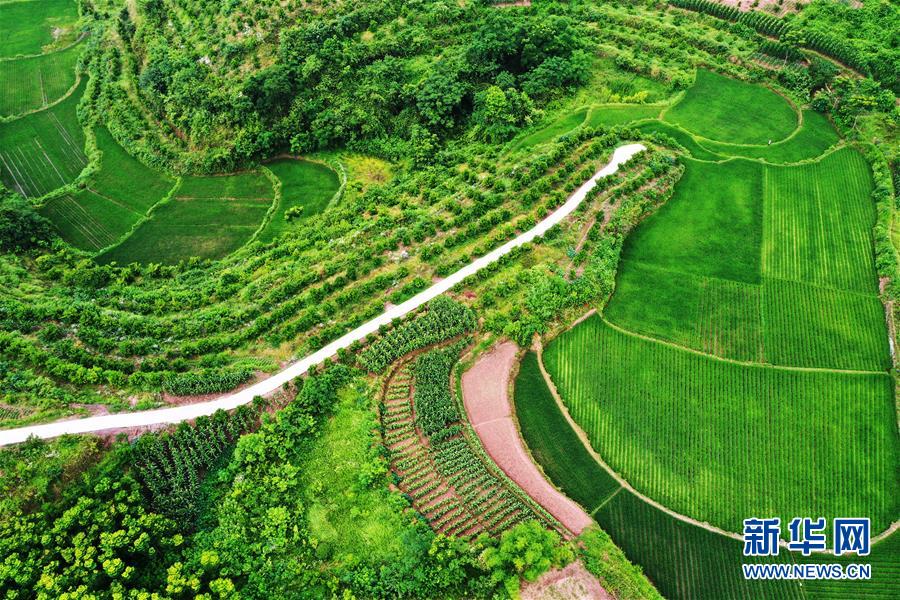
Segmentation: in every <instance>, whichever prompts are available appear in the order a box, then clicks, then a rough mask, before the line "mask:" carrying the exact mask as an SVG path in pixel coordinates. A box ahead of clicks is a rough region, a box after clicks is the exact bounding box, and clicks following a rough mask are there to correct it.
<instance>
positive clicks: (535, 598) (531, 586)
mask: <svg viewBox="0 0 900 600" xmlns="http://www.w3.org/2000/svg"><path fill="white" fill-rule="evenodd" d="M520 592H521V597H522V600H615V597H614V596H613V595H612V594H610V593H609V592H607V591H606V590H604V589H603V586H601V585H600V582H599V581H597V578H596V577H594V576H593V575H591V573H590V572H589V571H588V570H587V569H585V568H584V565H583V564H581V562H580V561H575V562H573V563H570V564H569V565H568V566H567V567H564V568H562V569H553V570H552V571H548V572H547V573H544V574H543V575H541V576H540V577H538V580H537V581H535V582H533V583H524V584H523V585H522V589H521V590H520Z"/></svg>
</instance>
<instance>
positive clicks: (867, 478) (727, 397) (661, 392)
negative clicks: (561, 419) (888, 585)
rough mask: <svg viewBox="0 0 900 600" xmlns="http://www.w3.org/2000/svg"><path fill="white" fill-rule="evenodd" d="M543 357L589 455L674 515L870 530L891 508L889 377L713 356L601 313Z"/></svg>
mask: <svg viewBox="0 0 900 600" xmlns="http://www.w3.org/2000/svg"><path fill="white" fill-rule="evenodd" d="M545 360H546V365H547V369H548V371H549V372H550V374H551V375H552V377H553V380H554V382H555V383H556V385H557V387H558V389H559V393H560V395H561V396H562V398H563V400H564V402H565V403H566V406H567V407H568V408H569V410H570V411H571V413H572V417H573V418H574V419H575V421H576V422H577V423H579V424H581V425H582V427H583V428H584V429H585V431H586V432H587V434H588V436H589V437H590V441H591V445H592V446H593V447H594V448H595V449H596V450H597V452H599V453H600V455H601V456H603V457H604V459H605V460H606V461H607V462H608V463H609V464H610V466H611V467H612V468H613V469H614V470H615V471H616V472H618V473H620V474H621V475H622V476H623V477H624V478H625V479H626V480H628V481H629V482H630V483H632V485H634V486H635V488H636V489H638V490H640V491H642V492H644V493H646V494H647V495H648V496H650V497H652V498H654V499H657V500H658V501H660V502H662V503H663V504H665V505H666V506H669V507H671V508H672V509H674V510H676V511H678V512H680V513H683V514H687V515H691V516H695V517H697V518H699V519H702V520H705V521H708V522H710V523H713V524H715V525H718V526H719V527H722V528H723V529H726V530H729V531H740V530H741V521H742V520H743V519H744V518H746V515H748V514H766V515H769V514H771V515H774V516H780V517H781V518H782V521H783V522H787V521H789V520H790V519H791V518H792V515H797V514H807V513H808V514H820V515H823V516H826V517H828V518H829V519H830V518H832V517H835V516H840V515H842V514H865V515H869V516H870V517H871V519H872V524H873V525H872V526H873V529H875V530H876V531H881V530H883V529H884V528H886V527H887V526H888V524H889V523H890V522H891V521H892V520H893V518H894V515H896V513H897V504H896V493H895V491H896V485H897V481H896V478H895V473H894V469H893V467H892V466H891V465H894V464H896V461H897V460H898V455H897V445H896V438H895V433H896V432H895V429H894V427H895V425H894V419H893V416H892V415H893V411H894V408H893V383H892V381H891V379H890V377H888V376H887V375H886V374H878V373H873V374H847V373H840V372H827V371H819V372H804V371H796V370H791V369H773V368H771V367H763V366H748V365H742V364H735V363H730V362H724V361H721V360H717V359H715V358H711V357H709V356H705V355H702V354H697V353H694V352H691V351H687V350H681V349H677V348H673V347H671V346H668V345H665V344H663V343H660V342H658V341H652V340H647V339H641V338H638V337H635V336H633V335H629V334H626V333H622V332H621V331H618V330H617V329H615V328H613V327H612V326H610V325H608V324H607V323H605V322H604V321H603V320H602V319H600V318H599V317H592V318H590V319H588V320H586V321H585V322H583V323H581V324H580V325H578V326H577V327H575V328H574V329H572V330H570V331H568V332H566V333H564V334H563V335H561V336H560V337H559V338H557V339H556V340H554V342H553V343H552V344H550V345H549V346H548V348H547V351H546V354H545ZM713 408H714V409H713ZM809 436H812V437H813V439H815V443H814V444H809V443H807V442H805V441H804V440H807V439H808V438H809ZM785 448H790V449H791V451H790V452H782V451H781V450H782V449H785ZM763 465H764V468H763ZM835 482H838V483H835Z"/></svg>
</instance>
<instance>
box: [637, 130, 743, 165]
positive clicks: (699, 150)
mask: <svg viewBox="0 0 900 600" xmlns="http://www.w3.org/2000/svg"><path fill="white" fill-rule="evenodd" d="M636 127H637V129H638V130H639V131H643V132H645V133H661V134H664V135H667V136H669V137H670V138H672V139H673V140H675V141H676V142H677V143H678V145H680V146H681V147H682V148H684V149H685V150H686V151H687V153H688V155H689V156H691V157H693V158H696V159H697V160H711V161H720V160H724V159H725V158H726V157H724V156H722V155H721V154H716V153H715V152H712V151H710V150H707V149H706V148H704V147H703V146H701V145H700V144H699V143H698V142H697V140H696V139H694V136H692V135H691V134H690V133H688V132H687V131H685V130H683V129H680V128H678V127H675V126H674V125H670V124H669V123H665V122H663V121H647V122H645V123H639V124H638V125H637V126H636Z"/></svg>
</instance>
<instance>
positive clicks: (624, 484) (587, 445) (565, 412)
mask: <svg viewBox="0 0 900 600" xmlns="http://www.w3.org/2000/svg"><path fill="white" fill-rule="evenodd" d="M535 354H537V362H538V368H539V369H540V371H541V376H542V377H543V378H544V382H545V383H546V384H547V389H548V390H550V395H552V396H553V400H554V401H555V402H556V407H557V408H558V409H559V412H560V413H561V414H562V416H563V418H565V420H566V422H567V423H568V424H569V427H571V428H572V431H574V432H575V435H577V436H578V439H579V440H581V443H582V445H583V446H584V449H585V450H586V451H587V453H588V454H590V455H591V457H592V458H593V459H594V460H595V461H596V462H597V464H598V465H600V466H601V467H602V468H603V469H604V470H605V471H606V472H607V473H609V475H610V476H611V477H612V478H613V479H615V480H616V481H617V482H618V484H619V485H620V486H621V487H620V488H619V489H618V490H617V491H616V492H614V493H613V495H615V494H617V493H619V492H621V491H622V489H623V488H624V489H626V490H628V491H629V492H631V493H632V494H634V495H635V496H636V497H637V498H638V499H640V500H642V501H643V502H646V503H647V504H649V505H650V506H652V507H654V508H656V509H658V510H661V511H662V512H664V513H666V514H667V515H669V516H670V517H672V518H675V519H678V520H679V521H682V522H684V523H688V524H689V525H694V526H696V527H700V528H701V529H705V530H706V531H710V532H712V533H717V534H719V535H722V536H725V537H728V538H731V539H733V540H737V541H739V542H743V541H744V536H742V535H740V534H738V533H734V532H732V531H726V530H725V529H722V528H720V527H716V526H715V525H712V524H710V523H707V522H706V521H700V520H699V519H694V518H692V517H689V516H687V515H683V514H681V513H679V512H676V511H674V510H672V509H671V508H669V507H668V506H666V505H664V504H661V503H660V502H657V501H656V500H654V499H653V498H650V497H649V496H647V495H645V494H642V493H641V492H639V491H637V490H636V489H634V487H633V486H632V485H631V484H630V483H628V481H627V480H626V479H625V478H624V477H622V476H621V475H619V474H618V473H617V472H616V471H615V470H613V468H612V467H610V466H609V465H608V464H607V463H606V461H605V460H603V457H602V456H600V455H599V454H598V453H597V451H596V450H594V447H593V446H591V442H590V439H589V438H588V435H587V433H586V432H585V431H584V429H582V428H581V426H580V425H579V424H578V423H577V422H575V419H573V418H572V415H571V414H569V409H568V408H566V405H565V403H564V402H563V400H562V397H561V396H560V395H559V392H558V391H557V389H556V384H555V383H553V379H552V378H551V377H550V373H548V372H547V369H546V368H545V367H544V348H543V344H540V343H539V344H537V345H536V352H535ZM610 499H611V498H607V501H608V500H610ZM605 503H606V501H604V502H603V503H601V505H600V506H598V507H597V508H595V509H594V510H593V511H592V512H591V517H593V516H594V513H596V512H597V510H599V509H600V508H601V507H602V505H603V504H605ZM898 528H900V520H898V521H894V522H893V523H891V525H890V526H889V527H888V528H887V529H885V530H884V531H882V532H881V533H879V534H878V535H875V536H873V537H872V538H871V540H870V543H872V544H875V543H877V542H879V541H881V540H883V539H885V538H887V537H889V536H890V535H891V534H892V533H894V531H896V530H897V529H898ZM778 544H779V546H781V547H783V548H787V547H788V542H787V541H786V540H783V539H779V540H778ZM813 552H815V553H818V554H830V551H828V550H813Z"/></svg>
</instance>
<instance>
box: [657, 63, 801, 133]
mask: <svg viewBox="0 0 900 600" xmlns="http://www.w3.org/2000/svg"><path fill="white" fill-rule="evenodd" d="M664 119H665V120H666V121H668V122H670V123H673V124H675V125H681V126H682V127H684V128H685V129H687V130H688V131H690V132H692V133H695V134H697V135H701V136H703V137H706V138H709V139H712V140H718V141H723V142H730V143H734V144H767V143H768V142H769V141H770V140H771V141H773V142H777V141H779V140H783V139H785V138H786V137H788V136H789V135H791V133H792V132H793V131H794V130H795V129H796V128H797V114H796V113H795V112H794V109H793V108H792V107H791V105H790V104H788V102H787V101H786V100H784V98H782V97H781V96H779V95H778V94H776V93H775V92H773V91H771V90H769V89H766V88H764V87H761V86H758V85H754V84H750V83H745V82H742V81H738V80H736V79H731V78H728V77H725V76H723V75H718V74H716V73H713V72H711V71H706V70H702V69H701V70H698V71H697V80H696V82H695V83H694V85H693V86H691V87H690V88H689V89H688V91H687V92H686V93H685V96H684V98H683V99H682V100H681V101H680V102H678V103H677V104H675V105H674V106H673V107H672V108H670V109H669V110H668V111H667V112H666V114H665V117H664Z"/></svg>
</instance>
